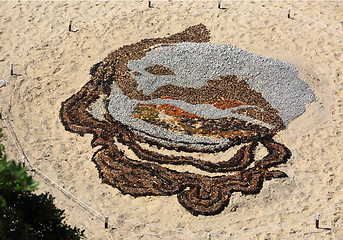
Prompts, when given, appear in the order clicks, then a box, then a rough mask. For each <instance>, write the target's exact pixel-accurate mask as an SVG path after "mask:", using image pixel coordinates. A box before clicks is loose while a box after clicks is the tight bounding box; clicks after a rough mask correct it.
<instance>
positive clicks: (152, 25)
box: [0, 1, 343, 239]
mask: <svg viewBox="0 0 343 240" xmlns="http://www.w3.org/2000/svg"><path fill="white" fill-rule="evenodd" d="M152 4H153V8H148V2H147V1H125V2H114V1H109V2H95V1H94V2H92V1H87V2H76V1H71V2H63V1H56V2H51V1H49V2H43V1H38V2H25V1H23V2H4V1H2V2H0V39H1V41H0V78H1V79H5V80H8V81H9V85H8V86H7V88H4V87H2V88H0V96H2V98H1V99H0V101H1V106H2V110H1V111H2V114H3V116H4V117H6V118H8V122H9V123H10V124H11V126H12V127H13V129H14V131H15V133H16V135H17V137H18V140H19V142H20V144H21V146H22V148H23V149H24V151H25V153H26V155H27V158H28V159H29V160H30V162H31V163H32V164H33V165H35V166H36V167H37V168H39V169H40V170H41V171H42V172H44V173H45V174H46V175H47V176H49V177H50V178H51V179H53V180H54V181H56V182H57V183H58V184H59V185H61V186H62V187H63V188H64V189H66V190H68V191H69V192H70V193H72V194H73V195H75V196H76V197H77V198H78V199H80V200H82V201H83V202H84V203H86V204H87V205H89V206H90V207H92V208H94V209H95V210H96V211H98V212H100V213H102V214H103V215H106V216H110V218H109V221H110V222H109V223H110V225H111V227H112V229H111V230H105V229H104V222H103V218H101V217H100V218H99V216H97V215H96V214H94V213H93V212H92V211H91V210H89V209H85V208H83V207H81V206H80V205H79V204H77V203H76V202H75V201H74V200H73V199H72V198H71V197H68V196H66V195H64V194H63V193H61V191H59V190H58V189H57V188H56V187H53V186H52V185H51V184H50V183H49V182H47V181H44V180H43V179H42V178H41V177H40V176H38V175H36V174H33V175H34V176H35V179H38V180H40V182H41V183H40V185H39V192H41V191H49V192H50V193H52V195H53V196H55V197H56V203H57V205H58V206H59V207H60V208H63V209H65V211H66V215H67V222H68V223H69V224H71V225H73V226H74V225H77V226H78V227H81V228H84V229H85V230H86V236H87V239H169V238H175V239H206V238H205V237H206V236H207V234H208V233H211V234H212V238H211V239H229V238H233V239H343V203H342V204H340V205H337V206H335V207H333V205H334V204H335V203H337V202H339V201H340V200H342V199H343V174H342V172H343V164H342V163H343V161H342V160H343V148H342V143H343V136H342V132H343V112H342V97H343V2H338V1H337V2H294V1H292V2H279V1H276V2H267V1H266V2H260V1H255V2H231V1H224V2H222V7H224V8H226V9H218V8H217V2H216V1H197V2H187V1H152ZM288 9H291V17H292V18H293V19H289V18H287V13H288V11H287V10H288ZM301 14H303V15H305V16H307V17H309V18H311V19H314V20H316V21H319V22H321V23H323V24H324V25H327V26H329V27H331V28H328V27H325V26H324V25H322V24H320V23H318V22H315V21H312V20H311V19H308V18H306V17H304V16H303V15H301ZM69 20H72V21H73V22H72V30H74V31H73V32H69V31H68V24H69ZM199 23H203V24H204V25H206V27H207V28H208V29H209V31H210V32H211V42H213V43H217V44H230V45H233V46H236V47H239V48H242V49H244V50H247V51H250V52H254V53H257V54H260V55H263V56H266V57H274V58H277V59H280V60H282V61H286V62H290V63H292V64H294V65H295V66H296V67H297V68H298V69H299V71H300V76H301V78H302V79H304V80H305V81H306V82H307V83H308V84H309V86H310V87H311V89H312V90H313V91H314V93H315V95H316V97H317V100H316V101H315V102H313V103H311V104H310V105H308V106H307V111H306V112H305V113H304V114H303V115H302V116H300V117H299V118H297V119H295V120H294V121H292V122H291V123H290V124H289V126H288V128H287V129H286V130H284V131H281V132H280V133H279V134H278V135H277V136H276V137H275V139H276V140H278V141H279V142H281V143H283V144H285V145H286V146H287V147H288V148H289V149H290V150H291V152H292V157H291V158H290V159H289V161H288V162H287V163H286V164H283V165H281V166H280V167H279V169H280V170H282V171H284V172H286V173H287V174H288V176H289V177H288V178H282V179H272V180H271V181H266V182H265V183H264V187H263V189H262V190H261V192H260V193H259V194H257V195H248V196H243V195H242V194H241V193H234V194H233V195H232V197H231V200H230V203H229V205H228V207H227V208H226V209H224V211H223V212H222V213H220V214H218V215H215V216H198V217H195V216H193V215H191V214H190V213H189V212H187V211H186V210H185V209H184V208H183V207H182V206H181V205H180V204H179V203H178V201H177V198H176V196H175V195H174V196H170V197H140V198H133V197H131V196H129V195H123V194H121V193H120V192H119V190H117V189H115V188H112V187H110V186H108V185H104V184H102V183H101V180H100V179H99V177H98V172H97V170H96V168H95V165H94V163H93V162H91V157H92V155H93V153H94V151H95V150H94V149H92V148H91V146H90V141H91V139H92V136H91V135H85V136H84V137H81V136H79V135H77V134H74V133H70V132H68V131H66V130H65V129H64V127H63V125H62V124H61V121H60V119H59V109H60V106H61V102H62V101H64V100H65V99H67V98H69V97H70V96H71V95H72V94H74V93H76V92H77V91H78V90H79V89H80V88H81V87H82V86H83V85H84V84H85V83H86V82H87V81H89V80H90V76H89V69H90V67H91V66H92V65H93V64H95V63H97V62H99V61H101V60H102V59H104V58H105V57H106V56H107V55H108V54H109V53H110V52H112V51H114V50H116V49H118V48H119V47H121V46H123V45H128V44H132V43H136V42H137V41H139V40H141V39H144V38H153V37H164V36H168V35H170V34H173V33H178V32H181V31H183V30H184V29H185V28H187V27H190V26H192V25H196V24H199ZM10 62H13V63H14V73H15V74H16V75H15V76H9V64H10ZM1 127H3V128H4V125H3V123H2V126H1ZM4 133H5V137H4V140H3V142H4V145H5V146H6V148H7V153H8V156H9V158H10V159H16V160H18V161H19V160H20V157H19V155H18V154H17V153H16V151H15V146H14V145H13V143H12V142H11V139H10V137H9V134H8V131H6V129H4ZM323 212H325V214H323V215H321V216H320V226H321V227H322V228H320V229H316V228H315V226H314V216H315V214H317V213H323ZM121 219H126V220H130V221H132V222H130V221H122V220H121ZM135 222H139V223H146V224H149V225H144V224H141V225H139V224H136V223H135ZM151 225H153V226H151ZM154 226H158V227H160V228H156V227H154ZM325 228H327V229H325ZM166 229H174V230H178V231H180V232H175V231H169V230H166ZM182 232H187V233H190V234H185V233H182ZM200 236H201V237H200Z"/></svg>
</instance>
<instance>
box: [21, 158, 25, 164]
mask: <svg viewBox="0 0 343 240" xmlns="http://www.w3.org/2000/svg"><path fill="white" fill-rule="evenodd" d="M21 160H22V161H23V167H25V156H22V159H21Z"/></svg>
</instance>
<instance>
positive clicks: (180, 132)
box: [60, 24, 315, 215]
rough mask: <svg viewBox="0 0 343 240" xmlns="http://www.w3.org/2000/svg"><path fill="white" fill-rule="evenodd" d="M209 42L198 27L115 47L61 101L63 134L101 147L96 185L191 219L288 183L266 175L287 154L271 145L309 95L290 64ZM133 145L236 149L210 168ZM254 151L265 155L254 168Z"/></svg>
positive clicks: (180, 149)
mask: <svg viewBox="0 0 343 240" xmlns="http://www.w3.org/2000/svg"><path fill="white" fill-rule="evenodd" d="M209 41H210V32H209V31H208V30H207V29H206V27H205V26H204V25H202V24H199V25H195V26H192V27H189V28H187V29H185V30H184V31H183V32H181V33H178V34H174V35H172V36H169V37H165V38H153V39H144V40H141V41H140V42H137V43H135V44H131V45H126V46H123V47H121V48H119V49H117V50H115V51H114V52H112V53H110V54H109V55H108V57H106V58H105V59H104V60H103V61H101V62H100V63H97V64H95V65H94V66H93V67H92V68H91V71H90V75H91V80H90V81H89V82H88V83H87V84H86V85H85V86H83V87H82V88H81V90H80V91H79V92H77V93H75V94H74V95H73V96H71V97H70V98H69V99H67V100H66V101H64V102H63V103H62V107H61V110H60V118H61V120H62V123H63V125H64V126H65V128H66V130H68V131H71V132H75V133H79V134H80V135H81V136H83V135H84V134H93V136H94V138H93V140H92V143H91V144H92V146H93V147H95V146H102V147H101V149H100V150H98V151H96V152H95V154H94V156H93V158H92V160H93V162H94V163H95V164H96V166H97V168H98V171H99V175H100V178H102V180H103V182H105V183H107V184H109V185H112V186H113V187H116V188H118V189H119V190H120V191H121V192H122V193H124V194H130V195H132V196H134V197H138V196H147V195H156V196H166V195H173V194H176V195H177V197H178V200H179V202H180V204H181V205H182V206H183V207H185V209H187V210H188V211H189V212H191V213H192V214H193V215H199V214H202V215H214V214H218V213H220V212H221V211H222V210H223V209H224V208H225V207H226V206H227V205H228V204H229V199H230V196H231V194H232V193H233V192H242V193H244V194H255V193H258V192H259V191H260V190H261V189H262V185H263V182H264V181H265V180H270V179H272V178H280V177H286V176H287V175H286V174H285V173H284V172H281V171H278V170H270V169H269V168H270V167H275V166H277V165H279V164H281V163H286V162H287V160H288V159H289V158H290V156H291V152H290V151H289V150H288V149H287V147H285V146H284V145H283V144H280V143H277V142H275V141H274V140H273V137H274V136H275V134H277V133H278V132H279V131H281V130H283V129H285V128H286V127H287V125H288V123H289V122H290V121H291V120H293V119H294V118H296V117H298V116H299V115H301V114H303V113H304V112H305V110H306V108H305V107H306V104H308V103H310V102H312V101H314V100H315V96H314V94H313V92H312V91H311V89H310V88H309V86H308V85H307V84H306V83H305V82H304V81H303V80H301V79H300V78H299V77H298V71H297V69H296V68H295V66H294V65H292V64H290V63H286V62H282V61H280V60H277V59H273V58H266V57H262V56H258V55H255V54H253V53H249V52H246V51H244V50H242V49H239V48H236V47H233V46H230V45H218V44H213V43H210V42H209ZM116 142H119V143H121V144H124V145H126V146H127V147H129V149H130V150H132V151H133V152H134V153H135V154H136V156H137V157H138V159H140V160H141V161H138V160H133V159H130V158H129V157H128V156H127V155H126V154H125V152H123V151H121V150H120V149H119V148H118V146H117V145H116ZM141 143H148V144H150V145H151V146H157V147H158V148H165V149H169V150H176V151H178V152H180V153H183V152H203V153H215V152H219V151H226V150H228V149H229V148H231V147H233V146H240V148H239V150H238V151H237V152H236V153H235V154H234V156H233V157H231V158H229V159H227V160H226V161H220V162H211V161H207V160H203V159H197V158H195V157H191V156H188V155H187V156H186V155H185V156H183V155H182V154H181V155H178V156H174V155H166V154H162V153H160V152H159V151H153V150H149V149H145V148H143V147H142V146H141ZM259 143H261V144H263V146H264V147H265V148H266V149H267V150H268V154H267V155H266V156H265V157H263V158H262V159H261V160H256V159H255V157H254V152H255V150H256V146H257V145H258V144H259ZM166 164H172V165H189V166H193V167H195V168H198V169H200V170H202V171H205V172H207V173H219V175H218V176H209V174H206V173H205V174H196V173H190V172H188V171H176V170H173V169H170V168H168V167H167V166H166Z"/></svg>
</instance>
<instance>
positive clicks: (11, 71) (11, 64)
mask: <svg viewBox="0 0 343 240" xmlns="http://www.w3.org/2000/svg"><path fill="white" fill-rule="evenodd" d="M10 75H11V76H13V75H14V73H13V62H11V63H10Z"/></svg>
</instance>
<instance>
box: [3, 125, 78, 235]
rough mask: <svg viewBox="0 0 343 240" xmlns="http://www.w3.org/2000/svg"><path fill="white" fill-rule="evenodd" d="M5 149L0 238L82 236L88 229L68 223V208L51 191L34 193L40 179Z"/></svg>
mask: <svg viewBox="0 0 343 240" xmlns="http://www.w3.org/2000/svg"><path fill="white" fill-rule="evenodd" d="M1 136H2V133H1V129H0V138H1ZM4 150H5V148H4V146H3V145H2V144H0V240H17V239H22V240H25V239H27V240H32V239H34V240H36V239H37V240H43V239H44V240H45V239H49V240H50V239H51V240H59V239H63V240H64V239H66V240H69V239H70V240H74V239H75V240H76V239H80V238H82V237H83V236H84V230H80V229H79V228H76V227H74V228H72V227H71V226H70V225H68V224H66V223H65V221H64V219H65V217H64V216H63V214H64V211H63V210H60V209H58V208H57V207H56V206H55V204H54V202H53V200H54V198H53V197H52V196H51V195H50V194H49V193H43V194H40V195H37V194H35V193H33V190H35V189H36V187H37V185H38V182H36V181H34V180H33V179H32V177H31V176H28V175H27V173H26V169H25V168H23V167H22V166H21V164H16V163H15V162H14V161H7V160H6V155H5V152H4Z"/></svg>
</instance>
